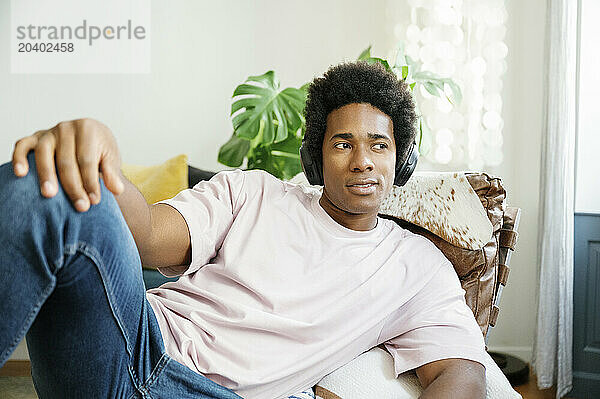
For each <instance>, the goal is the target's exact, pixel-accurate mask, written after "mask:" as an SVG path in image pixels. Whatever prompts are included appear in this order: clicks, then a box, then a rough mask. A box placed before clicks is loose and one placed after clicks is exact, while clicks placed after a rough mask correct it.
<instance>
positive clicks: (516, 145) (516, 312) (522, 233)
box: [489, 0, 546, 361]
mask: <svg viewBox="0 0 600 399" xmlns="http://www.w3.org/2000/svg"><path fill="white" fill-rule="evenodd" d="M506 7H507V11H508V20H507V23H506V25H507V35H506V43H507V45H508V49H509V51H508V56H507V63H508V70H507V73H506V75H505V78H504V93H503V100H504V101H503V104H504V109H503V118H504V120H505V124H504V132H503V133H504V154H505V157H504V163H503V164H502V165H501V166H500V167H499V168H497V170H496V171H494V172H495V173H496V174H497V175H499V176H501V177H502V178H503V182H504V186H505V188H506V190H507V193H508V204H509V205H512V206H518V207H520V208H521V209H522V216H521V224H520V226H519V240H518V243H517V250H516V251H515V253H514V256H513V257H512V259H511V264H510V268H511V271H510V275H509V279H508V284H507V286H506V289H505V290H504V292H503V294H502V298H501V304H500V314H499V316H498V327H497V328H495V329H494V330H492V332H491V335H490V341H489V346H490V348H491V349H494V350H501V351H505V352H508V353H512V354H515V355H517V356H519V357H521V358H522V359H523V360H525V361H530V360H531V351H532V346H533V337H534V330H535V322H536V313H537V307H536V303H535V302H536V293H537V284H536V281H537V279H538V272H537V236H538V208H539V197H538V196H539V190H540V159H541V142H542V127H543V95H544V82H543V75H544V62H543V60H544V37H545V18H546V1H544V0H532V1H518V0H507V1H506Z"/></svg>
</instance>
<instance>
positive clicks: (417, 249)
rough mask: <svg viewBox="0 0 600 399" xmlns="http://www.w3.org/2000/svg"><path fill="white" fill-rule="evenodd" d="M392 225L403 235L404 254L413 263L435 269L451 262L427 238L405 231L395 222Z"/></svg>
mask: <svg viewBox="0 0 600 399" xmlns="http://www.w3.org/2000/svg"><path fill="white" fill-rule="evenodd" d="M392 223H393V224H394V225H395V226H394V228H395V229H398V230H399V231H401V233H402V234H403V237H402V253H403V255H404V256H405V257H406V259H410V260H411V261H412V262H419V263H423V265H424V266H425V265H431V266H433V267H434V268H436V267H438V266H439V265H441V264H442V263H449V262H450V261H449V260H448V258H446V256H445V255H444V254H443V253H442V251H441V250H440V249H439V248H438V247H437V246H436V245H435V244H434V243H433V242H432V241H431V240H429V239H428V238H427V237H424V236H422V235H420V234H417V233H413V232H412V231H410V230H407V229H404V228H402V227H400V226H399V225H398V224H396V223H395V222H392Z"/></svg>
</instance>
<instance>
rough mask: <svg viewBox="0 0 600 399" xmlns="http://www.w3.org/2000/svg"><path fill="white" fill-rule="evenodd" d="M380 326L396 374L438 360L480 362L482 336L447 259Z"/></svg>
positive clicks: (483, 350) (483, 352) (481, 358)
mask: <svg viewBox="0 0 600 399" xmlns="http://www.w3.org/2000/svg"><path fill="white" fill-rule="evenodd" d="M384 329H385V330H387V335H386V336H393V338H392V339H389V340H387V341H385V342H384V344H385V348H386V349H387V350H388V352H389V353H390V354H391V355H392V357H393V358H394V369H395V372H396V376H398V375H400V374H401V373H404V372H405V371H408V370H412V369H415V368H417V367H420V366H422V365H424V364H427V363H430V362H433V361H436V360H442V359H452V358H461V359H468V360H473V361H476V362H478V363H481V364H482V365H484V359H485V357H484V355H485V343H484V340H483V335H482V333H481V330H480V328H479V325H478V324H477V322H476V321H475V317H474V316H473V312H472V311H471V309H470V308H469V306H468V305H467V304H466V302H465V291H464V290H463V289H462V287H461V285H460V281H459V280H458V276H457V275H456V272H455V270H454V268H453V267H452V264H451V263H450V262H449V261H447V260H445V261H444V262H442V264H441V265H440V267H439V268H438V271H437V272H435V273H434V274H433V276H432V277H431V278H430V280H429V281H428V282H427V283H426V284H425V285H424V286H423V288H422V289H421V290H420V291H419V292H418V293H417V294H416V295H415V296H414V297H412V298H411V299H410V300H409V301H408V302H407V303H406V304H405V305H404V306H402V307H401V308H400V309H399V310H398V311H397V312H395V313H394V314H393V315H391V317H390V318H388V320H387V321H386V325H385V326H384ZM484 367H485V366H484Z"/></svg>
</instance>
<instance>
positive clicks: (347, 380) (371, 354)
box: [315, 347, 522, 399]
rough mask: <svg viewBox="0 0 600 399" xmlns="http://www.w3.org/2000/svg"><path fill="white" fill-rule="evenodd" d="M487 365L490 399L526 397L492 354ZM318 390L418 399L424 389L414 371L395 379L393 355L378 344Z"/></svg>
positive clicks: (350, 396)
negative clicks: (514, 387) (504, 372)
mask: <svg viewBox="0 0 600 399" xmlns="http://www.w3.org/2000/svg"><path fill="white" fill-rule="evenodd" d="M485 368H486V376H485V378H486V385H487V387H486V398H487V399H512V398H515V399H516V398H521V399H522V397H521V395H519V393H518V392H517V391H515V390H514V389H513V388H512V387H511V385H510V383H509V382H508V380H507V379H506V377H505V376H504V374H502V370H500V368H499V367H498V366H497V365H496V363H494V360H493V359H492V358H491V357H490V356H489V355H487V356H486V364H485ZM315 391H316V397H317V398H318V399H339V398H341V399H365V398H378V399H388V398H389V399H392V398H393V399H416V398H418V397H419V395H420V394H421V393H422V392H423V389H422V388H421V384H420V383H419V379H418V378H417V375H416V374H415V372H414V371H409V372H406V373H403V374H401V375H400V376H399V377H398V378H395V374H394V361H393V359H392V357H391V356H390V354H389V353H388V352H387V351H385V350H384V349H381V348H379V347H376V348H373V349H371V350H370V351H368V352H365V353H363V354H362V355H360V356H359V357H357V358H356V359H354V360H353V361H351V362H350V363H348V364H346V365H344V366H342V367H340V368H339V369H337V370H335V371H334V372H333V373H331V374H329V375H327V376H326V377H324V378H323V379H322V380H321V381H320V382H319V383H318V384H317V386H316V389H315Z"/></svg>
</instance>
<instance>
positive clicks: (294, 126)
mask: <svg viewBox="0 0 600 399" xmlns="http://www.w3.org/2000/svg"><path fill="white" fill-rule="evenodd" d="M249 82H255V83H256V84H251V83H249ZM233 98H234V99H235V101H234V103H233V104H232V105H231V115H234V114H235V116H234V117H233V130H234V133H235V135H236V136H238V137H239V138H242V139H247V140H253V139H255V138H256V137H257V136H258V143H277V142H280V141H283V140H285V139H286V138H287V136H288V132H290V131H291V132H296V131H297V130H298V129H299V128H300V126H301V125H302V122H303V121H302V110H303V109H304V104H305V102H306V95H305V92H304V91H303V90H301V89H296V88H294V87H288V88H286V89H284V90H279V80H278V79H277V78H276V77H275V72H273V71H268V72H267V73H265V74H263V75H259V76H250V77H248V79H246V83H243V84H241V85H239V86H238V87H236V89H235V91H234V92H233ZM238 111H240V112H238ZM258 143H257V144H258Z"/></svg>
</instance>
